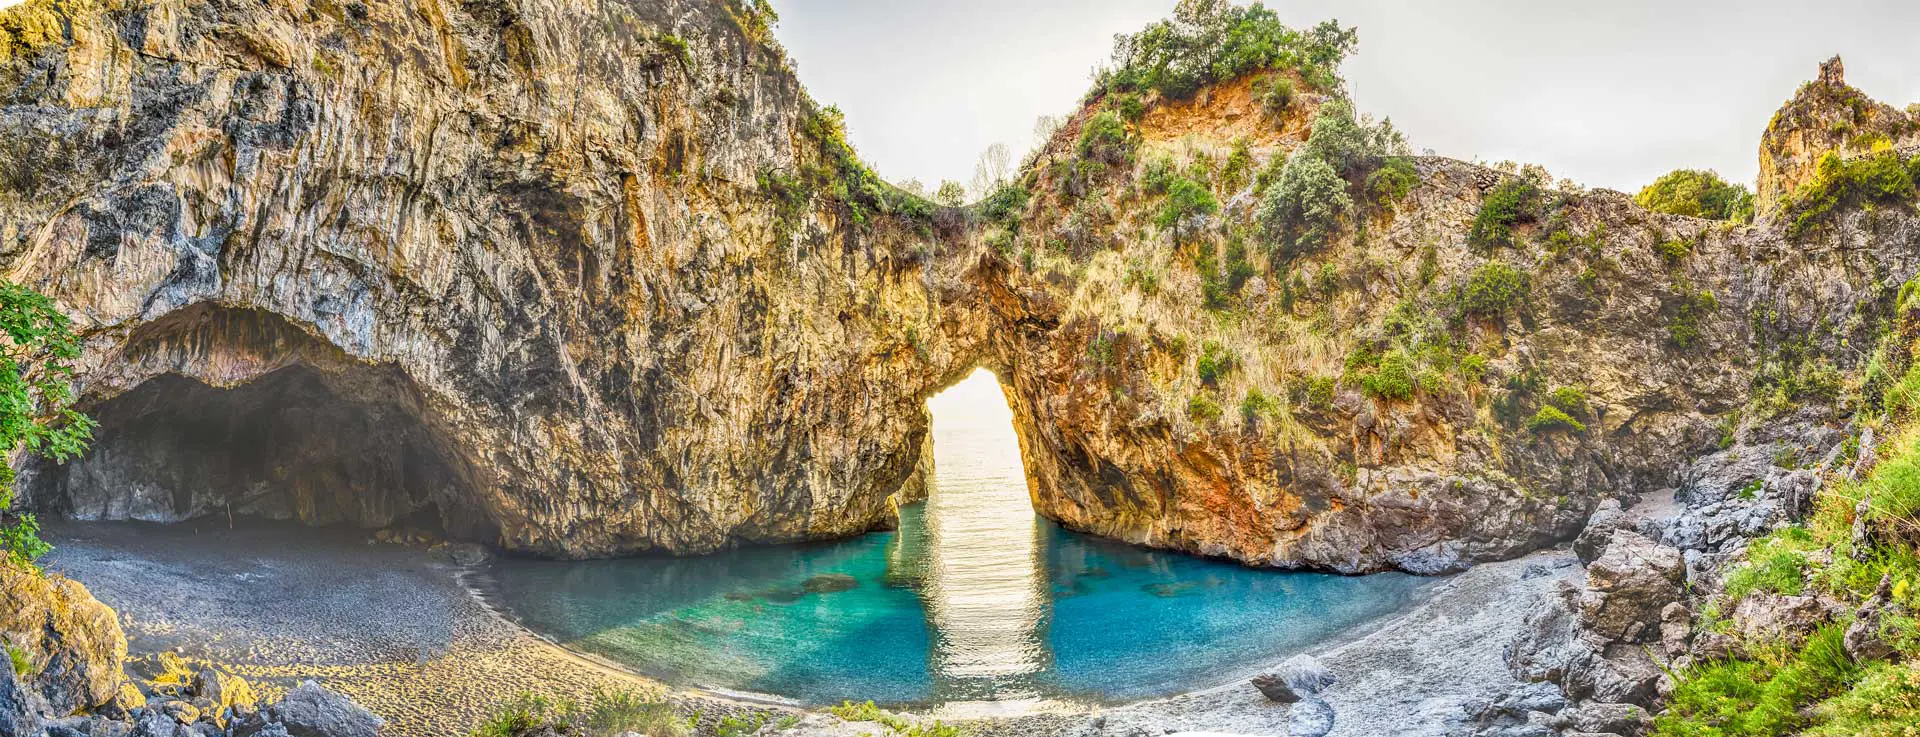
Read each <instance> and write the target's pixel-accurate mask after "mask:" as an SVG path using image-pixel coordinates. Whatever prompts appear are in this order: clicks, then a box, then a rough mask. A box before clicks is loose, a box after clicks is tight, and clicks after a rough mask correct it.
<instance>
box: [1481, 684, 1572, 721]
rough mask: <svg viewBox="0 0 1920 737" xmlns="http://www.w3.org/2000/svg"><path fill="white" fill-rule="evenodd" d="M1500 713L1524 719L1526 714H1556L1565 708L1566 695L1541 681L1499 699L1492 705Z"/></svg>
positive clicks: (1557, 688) (1556, 687)
mask: <svg viewBox="0 0 1920 737" xmlns="http://www.w3.org/2000/svg"><path fill="white" fill-rule="evenodd" d="M1494 707H1495V708H1497V709H1499V710H1500V711H1503V712H1506V713H1507V714H1511V715H1514V716H1520V717H1524V716H1526V715H1527V713H1528V712H1536V711H1537V712H1542V713H1546V714H1557V713H1559V712H1560V710H1561V709H1565V708H1567V695H1566V694H1565V693H1562V692H1561V690H1560V687H1559V686H1557V685H1554V684H1552V683H1548V682H1545V681H1541V682H1538V683H1529V684H1527V685H1524V686H1521V687H1519V688H1516V689H1514V690H1512V691H1510V692H1508V693H1507V695H1506V696H1503V697H1501V698H1500V701H1499V702H1497V703H1495V704H1494Z"/></svg>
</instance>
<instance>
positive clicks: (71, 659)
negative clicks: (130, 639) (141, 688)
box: [0, 565, 127, 714]
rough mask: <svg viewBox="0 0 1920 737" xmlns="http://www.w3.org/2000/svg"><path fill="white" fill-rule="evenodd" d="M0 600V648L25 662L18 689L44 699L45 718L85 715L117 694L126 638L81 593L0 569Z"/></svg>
mask: <svg viewBox="0 0 1920 737" xmlns="http://www.w3.org/2000/svg"><path fill="white" fill-rule="evenodd" d="M0 596H3V597H4V598H3V599H0V601H5V602H6V603H7V605H6V606H0V643H4V644H5V645H6V646H7V648H8V649H9V650H10V651H13V652H18V653H21V654H23V655H24V656H26V658H27V665H28V668H29V670H28V672H27V673H26V674H22V675H21V676H20V679H21V683H22V685H24V686H25V687H26V688H27V689H29V690H31V691H35V692H38V693H39V695H40V696H41V697H42V698H45V699H46V702H47V705H48V707H49V709H48V711H49V712H50V713H55V714H72V713H74V712H77V711H81V710H84V709H91V708H93V707H95V706H99V705H101V704H105V703H107V701H108V700H110V699H112V698H113V697H114V696H115V695H116V694H118V693H119V692H120V689H121V687H122V686H123V685H124V682H125V677H124V676H122V675H121V673H120V661H121V660H122V659H124V658H125V657H126V656H127V638H126V635H125V634H123V633H122V632H121V631H120V620H119V619H118V617H116V616H115V614H114V611H113V609H111V608H109V607H108V606H107V605H105V604H102V603H100V601H99V600H98V599H95V598H93V594H91V593H88V592H87V589H86V587H84V586H81V585H80V584H79V583H76V582H74V581H71V580H68V579H66V578H63V577H59V576H42V575H41V574H40V573H39V572H38V571H31V570H27V569H23V568H18V567H15V566H11V565H0Z"/></svg>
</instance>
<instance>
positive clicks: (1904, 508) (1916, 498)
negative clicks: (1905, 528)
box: [1866, 447, 1920, 526]
mask: <svg viewBox="0 0 1920 737" xmlns="http://www.w3.org/2000/svg"><path fill="white" fill-rule="evenodd" d="M1866 487H1867V488H1866V491H1867V494H1868V498H1869V499H1870V500H1871V501H1870V502H1869V503H1868V510H1867V518H1868V519H1870V520H1872V521H1875V522H1880V523H1884V524H1888V525H1903V524H1904V525H1909V526H1915V525H1920V448H1914V447H1908V448H1901V449H1898V450H1896V452H1894V453H1893V454H1892V455H1891V456H1890V457H1888V458H1886V459H1884V460H1882V461H1881V462H1880V463H1879V465H1876V466H1874V467H1873V472H1872V473H1871V474H1868V476H1867V484H1866Z"/></svg>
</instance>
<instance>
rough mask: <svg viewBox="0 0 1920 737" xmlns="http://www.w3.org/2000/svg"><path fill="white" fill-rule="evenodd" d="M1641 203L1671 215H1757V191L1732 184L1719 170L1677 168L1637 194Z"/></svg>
mask: <svg viewBox="0 0 1920 737" xmlns="http://www.w3.org/2000/svg"><path fill="white" fill-rule="evenodd" d="M1633 201H1634V202H1638V203H1640V206H1641V207H1644V208H1647V209H1649V210H1653V211H1654V212H1664V213H1667V214H1669V215H1684V216H1686V217H1690V218H1708V219H1710V220H1733V221H1738V222H1746V221H1749V220H1752V219H1753V193H1752V192H1749V191H1747V188H1746V187H1745V186H1742V185H1738V184H1728V183H1727V181H1726V180H1724V179H1721V178H1720V175H1719V173H1717V172H1714V171H1711V170H1700V169H1675V170H1673V171H1671V172H1667V173H1666V174H1665V175H1663V176H1661V177H1660V178H1659V179H1656V180H1654V182H1653V183H1652V184H1649V185H1647V186H1646V188H1644V189H1641V190H1640V193H1639V194H1637V195H1634V197H1633Z"/></svg>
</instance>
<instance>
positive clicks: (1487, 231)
mask: <svg viewBox="0 0 1920 737" xmlns="http://www.w3.org/2000/svg"><path fill="white" fill-rule="evenodd" d="M1544 206H1545V195H1544V194H1543V193H1542V192H1541V191H1540V188H1539V187H1536V186H1534V184H1533V183H1532V182H1529V181H1527V180H1525V179H1508V180H1506V181H1503V182H1501V183H1500V184H1499V185H1497V186H1495V187H1494V188H1493V191H1491V192H1488V193H1487V197H1486V199H1484V200H1481V202H1480V211H1479V212H1478V213H1476V214H1475V215H1474V217H1473V227H1472V228H1471V229H1469V230H1468V231H1467V245H1468V246H1471V247H1473V248H1476V249H1479V250H1481V251H1490V250H1492V249H1495V248H1511V247H1513V246H1516V245H1519V243H1518V242H1517V241H1516V240H1515V238H1514V232H1513V228H1514V226H1515V225H1518V224H1520V223H1525V222H1532V221H1534V220H1536V219H1538V218H1539V217H1540V214H1541V210H1542V209H1543V208H1544Z"/></svg>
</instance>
